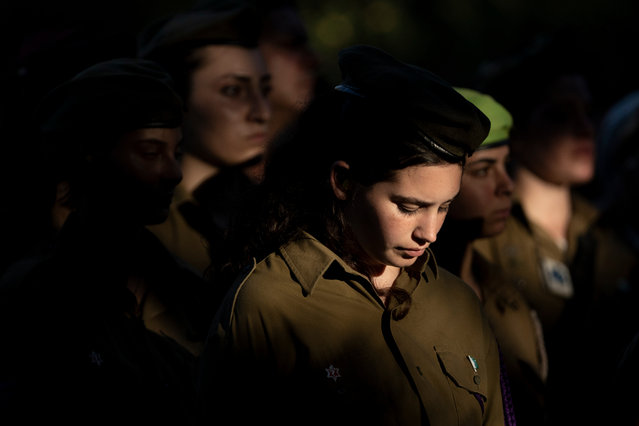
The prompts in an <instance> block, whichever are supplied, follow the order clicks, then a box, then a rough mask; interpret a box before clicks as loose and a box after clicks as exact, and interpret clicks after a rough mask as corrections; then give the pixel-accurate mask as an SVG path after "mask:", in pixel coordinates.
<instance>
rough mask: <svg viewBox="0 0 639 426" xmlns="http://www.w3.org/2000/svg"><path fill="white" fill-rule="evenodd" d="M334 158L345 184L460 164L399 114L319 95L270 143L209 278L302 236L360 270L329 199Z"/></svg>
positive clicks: (231, 272) (228, 274)
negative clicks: (344, 168)
mask: <svg viewBox="0 0 639 426" xmlns="http://www.w3.org/2000/svg"><path fill="white" fill-rule="evenodd" d="M338 160H342V161H345V162H346V163H348V164H349V166H350V168H349V170H348V174H349V175H348V179H350V180H351V181H353V182H356V183H358V184H360V185H363V186H370V185H373V184H375V183H377V182H381V181H385V180H388V179H390V178H391V177H392V176H393V174H394V173H395V172H396V171H398V170H401V169H404V168H406V167H410V166H414V165H419V164H441V163H459V164H463V161H460V160H459V159H457V158H448V157H445V156H442V154H441V153H439V152H435V151H434V150H432V149H431V148H430V147H429V146H428V145H427V144H425V143H424V141H423V140H422V139H421V137H419V135H418V133H417V132H416V127H415V125H414V124H412V123H411V122H410V121H409V120H407V119H406V118H405V117H403V116H398V115H392V114H389V113H388V112H385V113H381V112H380V109H379V108H375V107H373V106H371V105H368V104H367V103H366V102H364V101H363V100H362V99H359V98H357V97H354V96H352V95H349V94H345V93H341V92H337V91H335V92H327V93H325V94H322V95H319V96H318V97H316V99H314V100H313V102H312V103H311V104H310V105H309V106H308V107H307V109H306V110H305V111H304V112H303V113H302V115H301V116H300V118H299V119H298V121H297V123H296V124H295V125H294V126H293V127H291V128H290V129H289V130H288V132H286V133H285V134H284V135H283V136H282V137H281V138H280V139H278V140H277V141H276V142H275V143H274V144H273V146H272V149H271V151H270V152H269V153H268V155H267V164H266V169H265V174H264V180H263V182H262V184H261V185H260V186H258V187H256V188H255V190H254V191H253V192H251V193H248V194H246V195H247V196H246V197H245V200H244V202H243V203H242V207H241V208H240V211H239V212H238V214H236V215H235V216H234V219H235V221H234V223H233V225H232V226H231V228H230V231H229V233H228V235H227V239H226V242H225V244H223V245H222V249H221V250H220V252H219V253H213V254H212V258H213V262H214V263H213V268H212V269H211V270H210V272H211V273H212V274H211V278H212V279H213V280H217V279H219V280H221V281H223V282H222V284H224V285H228V284H229V282H228V280H232V279H233V278H235V277H236V276H237V274H238V273H239V271H240V270H241V269H243V268H244V267H245V266H246V265H247V264H250V263H252V261H253V259H256V260H257V261H259V260H260V259H262V258H264V257H265V256H267V255H268V254H270V253H272V252H274V251H276V250H277V249H278V248H279V247H281V246H282V245H284V244H286V243H287V242H289V241H292V240H294V239H296V238H300V237H301V236H302V235H303V233H304V232H308V233H309V234H311V235H312V236H314V237H315V238H317V239H318V240H319V241H320V242H322V243H323V244H324V245H326V246H327V247H328V248H329V249H331V250H332V251H334V252H335V253H336V254H337V255H339V256H340V257H341V258H342V259H343V260H344V261H346V262H347V263H348V264H350V265H352V266H353V267H355V269H358V268H357V259H355V258H354V257H353V256H352V254H353V253H352V252H350V251H349V250H348V248H347V247H349V246H351V247H352V245H349V244H346V243H347V242H348V241H347V239H348V238H347V235H348V229H347V226H346V223H345V222H344V219H343V208H344V203H345V201H341V200H338V199H337V198H336V197H335V196H334V194H333V191H332V188H331V185H330V182H329V177H330V171H331V166H332V165H333V163H334V162H335V161H338Z"/></svg>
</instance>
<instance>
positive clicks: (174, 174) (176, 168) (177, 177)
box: [162, 157, 182, 186]
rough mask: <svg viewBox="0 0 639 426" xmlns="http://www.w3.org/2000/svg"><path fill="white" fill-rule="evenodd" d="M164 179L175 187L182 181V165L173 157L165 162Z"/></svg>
mask: <svg viewBox="0 0 639 426" xmlns="http://www.w3.org/2000/svg"><path fill="white" fill-rule="evenodd" d="M162 178H163V179H164V181H165V182H167V183H169V184H171V185H173V186H177V184H178V183H180V182H181V181H182V165H181V164H180V161H179V160H178V159H177V158H175V157H171V158H169V159H167V160H166V161H165V162H164V167H163V170H162Z"/></svg>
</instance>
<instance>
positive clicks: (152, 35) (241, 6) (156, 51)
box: [138, 0, 261, 58]
mask: <svg viewBox="0 0 639 426" xmlns="http://www.w3.org/2000/svg"><path fill="white" fill-rule="evenodd" d="M260 25H261V24H260V20H259V17H258V15H257V9H256V8H255V7H254V6H253V5H252V4H251V3H249V2H237V1H228V0H217V1H208V2H206V3H202V4H200V5H198V7H193V8H192V9H189V10H187V11H184V12H181V13H178V14H176V15H174V16H171V17H169V18H167V19H164V20H163V21H160V22H156V23H154V24H152V25H150V26H149V27H148V28H146V29H145V30H144V31H142V32H141V33H140V35H139V37H138V56H140V57H145V58H156V57H163V56H165V55H172V54H174V53H175V52H181V51H185V50H189V49H193V48H197V47H202V46H207V45H215V44H221V45H238V46H243V47H251V48H253V47H257V45H258V40H259V34H260V30H261V27H260Z"/></svg>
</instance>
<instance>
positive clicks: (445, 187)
mask: <svg viewBox="0 0 639 426" xmlns="http://www.w3.org/2000/svg"><path fill="white" fill-rule="evenodd" d="M461 176H462V166H461V165H459V164H450V163H445V164H437V165H431V164H429V165H418V166H411V167H407V168H404V169H401V170H398V171H397V172H395V174H394V175H393V178H392V179H391V180H389V181H388V182H386V185H387V187H388V188H390V189H391V191H393V192H397V194H398V195H402V196H406V197H414V198H416V199H420V200H422V201H427V202H431V201H432V202H434V201H445V200H448V199H450V198H452V197H454V196H455V195H456V194H457V192H458V191H459V186H460V183H461Z"/></svg>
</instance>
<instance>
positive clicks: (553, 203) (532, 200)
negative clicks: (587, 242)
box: [515, 168, 572, 241]
mask: <svg viewBox="0 0 639 426" xmlns="http://www.w3.org/2000/svg"><path fill="white" fill-rule="evenodd" d="M515 188H516V190H515V197H516V198H518V199H519V201H520V203H521V205H522V208H523V209H524V212H525V213H526V217H527V218H528V219H529V220H530V221H531V222H532V223H534V224H536V225H537V226H539V227H541V228H542V229H543V230H545V231H546V232H547V233H548V234H549V235H550V236H551V237H552V238H553V239H555V240H556V241H562V240H565V239H566V237H567V233H568V223H569V222H570V218H571V215H572V200H571V191H570V187H569V186H567V185H556V184H553V183H549V182H546V181H544V180H542V179H540V178H539V177H538V176H537V175H535V174H534V173H532V172H531V171H529V170H527V169H524V168H521V169H520V170H518V171H517V174H516V177H515Z"/></svg>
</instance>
